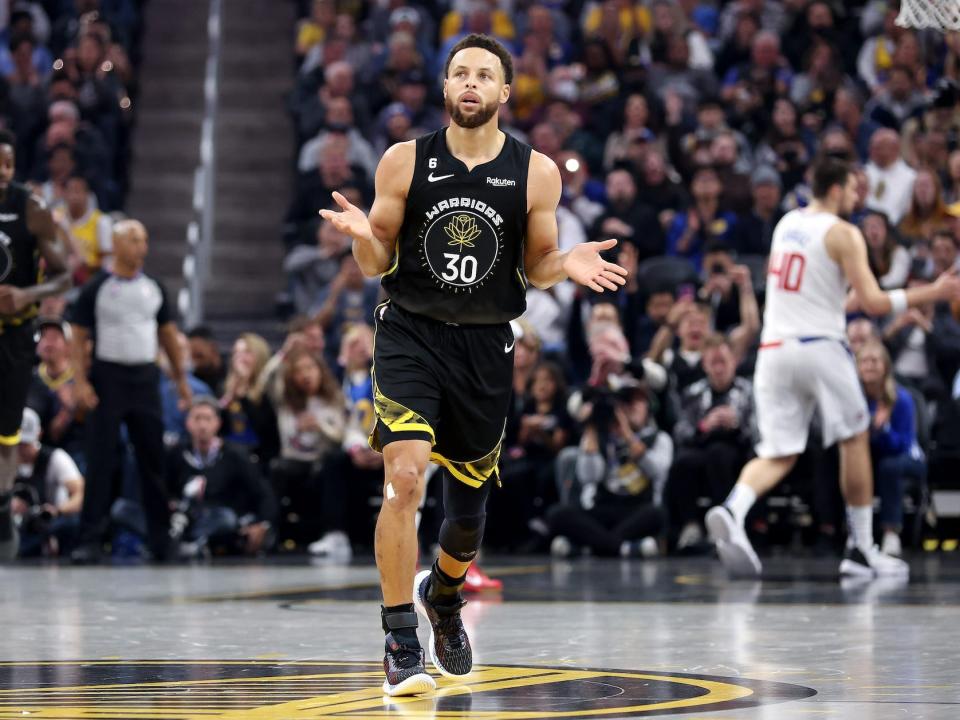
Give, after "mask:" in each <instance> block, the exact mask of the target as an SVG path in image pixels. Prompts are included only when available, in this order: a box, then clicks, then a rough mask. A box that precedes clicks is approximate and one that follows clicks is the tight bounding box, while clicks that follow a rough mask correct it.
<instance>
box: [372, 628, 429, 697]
mask: <svg viewBox="0 0 960 720" xmlns="http://www.w3.org/2000/svg"><path fill="white" fill-rule="evenodd" d="M384 644H385V648H384V650H385V652H384V655H383V672H384V674H385V675H386V676H387V679H386V680H384V681H383V692H384V693H385V694H387V695H389V696H390V697H397V696H400V695H420V694H421V693H426V692H430V691H431V690H435V689H436V687H437V683H436V681H435V680H434V679H433V678H432V677H430V676H429V675H428V674H427V670H426V668H425V667H424V662H425V653H424V652H423V648H422V647H409V646H408V645H402V644H401V643H399V642H397V641H396V640H395V639H394V637H393V634H392V633H388V634H387V636H386V638H385V642H384Z"/></svg>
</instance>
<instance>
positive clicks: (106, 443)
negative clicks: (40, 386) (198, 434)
mask: <svg viewBox="0 0 960 720" xmlns="http://www.w3.org/2000/svg"><path fill="white" fill-rule="evenodd" d="M90 380H91V383H92V385H93V389H94V390H95V391H96V393H97V397H98V398H99V399H100V402H99V404H98V405H97V407H96V408H95V409H94V410H93V413H92V414H91V415H90V417H89V419H88V420H87V432H88V435H87V481H86V489H85V492H84V497H83V511H82V513H81V515H80V542H81V543H100V542H101V541H102V540H103V535H104V533H105V531H106V530H107V526H108V525H109V522H110V506H111V505H112V504H113V500H114V499H115V496H116V494H117V493H116V488H115V486H114V477H115V475H116V473H117V470H118V468H119V465H120V459H121V458H120V450H119V449H118V448H119V443H120V425H121V423H125V424H126V426H127V432H128V433H129V435H130V441H131V442H132V443H133V449H134V453H135V454H136V458H137V469H138V470H139V474H140V494H141V500H142V502H143V509H144V512H145V514H146V518H147V536H148V537H147V542H148V544H149V547H150V550H151V552H153V554H154V557H156V558H159V559H164V558H165V557H166V555H167V552H168V546H169V537H170V535H169V528H170V508H169V505H168V496H167V492H166V487H165V484H164V476H163V461H164V459H163V455H164V452H163V414H162V411H161V406H160V385H159V382H160V370H159V368H157V366H156V365H155V364H154V363H149V364H146V365H119V364H117V363H110V362H104V361H101V360H97V361H94V364H93V367H92V368H91V370H90Z"/></svg>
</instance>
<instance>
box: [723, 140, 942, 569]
mask: <svg viewBox="0 0 960 720" xmlns="http://www.w3.org/2000/svg"><path fill="white" fill-rule="evenodd" d="M813 195H814V201H813V202H812V203H811V205H810V206H809V207H807V208H804V209H800V210H794V211H792V212H790V213H787V215H785V216H784V217H783V219H782V220H780V222H779V223H778V224H777V227H776V229H775V230H774V233H773V244H772V246H771V249H770V269H769V272H768V275H767V293H766V308H765V310H764V318H763V334H762V336H761V342H760V353H759V357H758V359H757V367H756V375H755V378H754V388H755V395H756V408H757V424H758V426H759V430H760V443H759V445H758V446H757V449H756V450H757V458H756V459H754V460H751V461H750V462H749V463H747V465H746V466H745V467H744V468H743V472H742V473H741V474H740V479H739V480H738V482H737V484H736V485H735V486H734V488H733V490H732V491H731V492H730V495H729V497H728V498H727V499H726V501H725V502H724V504H723V505H721V506H718V507H714V508H711V509H710V511H709V512H708V513H707V516H706V524H707V529H708V530H709V532H710V537H711V538H712V539H713V540H714V542H715V543H716V544H717V551H718V553H719V555H720V559H721V561H722V562H723V564H724V565H725V566H726V568H727V569H728V571H729V572H730V573H731V574H732V575H735V576H756V575H758V574H759V573H760V567H761V566H760V559H759V558H758V557H757V554H756V552H754V550H753V547H751V545H750V541H749V540H748V539H747V535H746V532H745V531H744V519H745V517H746V515H747V512H748V511H749V510H750V508H751V507H752V506H753V504H754V502H756V499H757V498H758V497H759V496H761V495H763V494H764V493H766V492H768V491H769V490H771V489H772V488H773V487H774V486H776V484H777V483H779V482H780V481H781V480H782V479H783V477H784V476H785V475H786V474H787V473H788V472H790V469H791V468H792V467H793V466H794V463H796V460H797V457H798V456H799V454H800V453H802V452H803V450H804V448H805V447H806V443H807V432H808V429H809V424H810V420H811V417H812V416H813V412H814V410H815V409H819V411H820V416H821V418H822V419H823V442H824V445H825V446H829V445H832V444H833V443H835V442H839V443H840V486H841V490H842V492H843V495H844V499H845V500H846V504H847V518H848V523H849V526H850V537H849V540H848V542H847V550H846V553H845V555H844V558H843V560H842V562H841V563H840V574H841V575H852V576H858V577H865V578H874V577H878V576H881V575H887V576H900V577H907V576H908V575H909V566H908V565H907V564H906V563H905V562H903V561H901V560H898V559H896V558H893V557H890V556H888V555H884V554H883V553H881V552H880V551H879V549H878V548H877V546H876V545H875V544H874V542H873V469H872V466H871V462H870V444H869V434H868V431H867V429H868V427H869V424H870V414H869V412H868V411H867V403H866V400H865V399H864V396H863V392H862V390H861V389H860V383H859V380H858V379H857V373H856V368H855V367H854V361H853V356H852V353H851V352H850V350H849V349H848V348H847V346H846V344H845V323H846V313H845V305H846V300H847V287H848V284H849V285H850V286H852V287H853V290H854V292H855V294H856V298H857V299H858V301H859V304H860V306H861V307H862V308H863V309H864V310H865V311H866V312H868V313H870V314H872V315H886V314H888V313H894V314H899V313H902V312H903V311H904V310H906V309H907V308H908V307H912V306H915V305H922V304H924V303H928V302H934V301H940V300H950V299H953V298H957V297H960V278H958V277H957V276H956V274H955V273H949V274H944V275H941V276H940V277H939V278H938V279H937V280H936V282H934V283H932V284H931V285H927V286H924V287H918V288H911V289H909V290H891V291H889V292H884V291H883V290H881V289H880V286H879V285H878V284H877V281H876V279H875V278H874V276H873V274H872V272H871V271H870V267H869V263H868V261H867V251H866V244H865V242H864V239H863V235H861V234H860V231H859V230H858V229H857V227H856V226H855V225H851V224H850V223H848V222H846V221H845V220H842V219H841V218H840V217H838V216H842V215H846V214H847V213H849V212H850V211H851V210H852V209H853V207H854V204H855V202H856V199H857V181H856V177H855V175H854V174H853V173H852V172H851V169H850V167H849V166H848V165H847V164H846V163H844V162H842V161H840V160H837V159H834V158H829V157H828V158H824V159H822V160H819V161H818V162H817V164H816V165H815V166H814V175H813Z"/></svg>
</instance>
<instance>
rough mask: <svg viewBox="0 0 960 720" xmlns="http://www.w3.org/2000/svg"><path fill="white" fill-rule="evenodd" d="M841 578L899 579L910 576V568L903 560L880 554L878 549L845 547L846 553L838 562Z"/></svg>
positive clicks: (872, 547)
mask: <svg viewBox="0 0 960 720" xmlns="http://www.w3.org/2000/svg"><path fill="white" fill-rule="evenodd" d="M840 575H841V577H844V576H846V577H862V578H878V577H900V578H905V577H909V575H910V566H909V565H907V563H905V562H904V561H903V560H901V559H899V558H895V557H891V556H889V555H885V554H884V553H882V552H880V548H878V547H877V546H876V545H873V546H871V547H869V548H867V549H866V550H864V549H862V548H859V547H857V546H854V547H847V551H846V552H845V553H844V555H843V560H841V561H840Z"/></svg>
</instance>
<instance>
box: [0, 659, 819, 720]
mask: <svg viewBox="0 0 960 720" xmlns="http://www.w3.org/2000/svg"><path fill="white" fill-rule="evenodd" d="M382 681H383V670H382V668H381V666H380V663H374V662H332V661H331V662H328V661H291V662H284V661H278V660H192V661H191V660H188V661H167V660H130V661H121V660H99V661H89V662H62V661H55V662H7V663H0V719H3V720H6V719H11V720H12V719H13V718H17V719H18V720H22V718H24V717H28V718H61V719H62V718H71V719H72V718H77V719H84V718H99V719H100V720H129V719H130V718H138V719H139V720H201V719H202V720H210V719H211V718H230V719H231V720H240V719H249V720H266V719H268V718H269V719H270V720H286V719H288V718H290V719H303V720H309V719H312V718H365V719H366V718H389V717H407V718H418V719H419V720H430V719H432V718H464V719H474V718H476V719H480V718H484V719H485V720H491V719H493V718H496V719H497V720H534V719H536V718H554V719H560V718H570V719H573V718H603V717H610V718H624V717H648V716H656V715H666V714H675V713H686V712H699V713H702V712H716V711H721V710H732V709H736V708H746V707H755V706H758V705H765V704H769V703H778V702H785V701H789V700H801V699H804V698H808V697H811V696H812V695H815V694H816V691H815V690H813V689H811V688H806V687H802V686H799V685H790V684H786V683H774V682H766V681H760V680H745V679H742V678H723V677H715V676H707V675H689V674H670V673H655V672H643V671H626V670H598V669H580V668H562V667H535V666H529V667H526V666H522V667H521V666H516V667H515V666H493V665H486V666H482V667H478V668H476V669H475V670H474V672H473V673H471V674H470V675H469V676H467V677H466V678H464V680H463V681H462V682H453V681H451V680H449V679H446V678H438V688H437V691H436V692H435V693H432V694H430V695H426V696H417V697H409V698H385V697H384V696H383V694H382V692H381V689H380V685H381V683H382Z"/></svg>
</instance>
